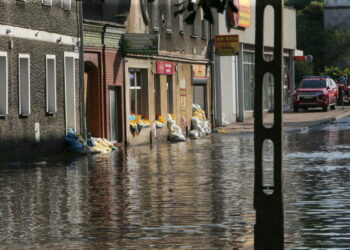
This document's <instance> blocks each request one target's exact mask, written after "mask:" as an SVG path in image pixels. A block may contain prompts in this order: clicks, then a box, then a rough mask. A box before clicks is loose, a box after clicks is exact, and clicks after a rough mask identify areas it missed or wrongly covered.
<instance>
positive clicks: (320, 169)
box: [0, 119, 350, 249]
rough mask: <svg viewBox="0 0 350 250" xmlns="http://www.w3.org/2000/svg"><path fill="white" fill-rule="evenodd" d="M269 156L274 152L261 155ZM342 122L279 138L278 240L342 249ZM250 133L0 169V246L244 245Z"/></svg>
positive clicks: (349, 128) (347, 227)
mask: <svg viewBox="0 0 350 250" xmlns="http://www.w3.org/2000/svg"><path fill="white" fill-rule="evenodd" d="M265 159H266V161H267V162H269V161H270V162H271V161H272V156H267V157H265ZM349 160H350V119H344V120H338V121H336V122H333V124H329V125H326V126H324V127H318V128H314V129H312V130H309V131H305V132H303V133H297V134H290V135H286V136H285V153H284V166H285V167H284V191H285V201H284V203H285V232H286V240H285V242H286V243H285V246H286V248H289V249H310V248H315V249H319V248H327V249H329V248H338V249H339V248H342V249H347V248H348V247H349V246H350V195H349V194H350V192H349V191H350V185H349V184H348V182H349V180H350V167H349V164H348V162H349ZM253 173H254V163H253V138H252V136H251V135H241V136H237V135H235V134H230V133H228V134H214V135H212V136H208V137H205V138H202V139H198V140H193V141H190V142H182V143H176V144H162V145H158V146H153V147H151V146H139V147H132V148H129V149H126V150H125V152H116V153H113V154H109V155H95V156H92V157H81V158H75V159H71V158H70V159H57V158H55V159H46V160H45V162H37V163H35V164H33V163H32V164H29V163H28V164H24V163H4V164H2V165H1V167H0V219H1V227H0V249H23V248H26V249H37V248H43V249H48V248H53V249H61V248H65V249H107V248H108V249H151V248H152V249H166V248H168V249H173V248H191V249H252V248H253V226H254V220H255V211H254V209H253V204H252V201H253V176H254V175H253Z"/></svg>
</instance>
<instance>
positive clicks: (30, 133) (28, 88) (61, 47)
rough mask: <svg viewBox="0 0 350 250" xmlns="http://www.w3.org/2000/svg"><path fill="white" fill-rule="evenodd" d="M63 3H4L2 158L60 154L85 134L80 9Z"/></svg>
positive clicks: (0, 19) (0, 31) (0, 34)
mask: <svg viewBox="0 0 350 250" xmlns="http://www.w3.org/2000/svg"><path fill="white" fill-rule="evenodd" d="M63 3H64V4H65V5H64V7H65V8H62V7H63V6H62V4H63ZM67 3H70V4H69V5H67ZM62 4H61V1H52V5H43V4H42V1H0V71H1V72H2V74H1V77H0V78H1V80H0V88H1V89H0V93H2V97H3V96H4V97H5V98H6V101H4V100H3V99H2V98H1V99H2V102H0V103H1V104H0V105H1V107H0V113H1V114H0V141H1V143H0V147H1V149H0V150H1V152H3V154H2V155H6V154H5V153H4V152H11V153H14V154H15V155H16V154H17V156H20V157H25V156H30V155H31V153H57V152H59V151H60V150H62V149H63V147H64V145H65V142H64V139H63V138H64V135H65V134H66V129H67V128H68V127H71V128H73V129H74V130H76V131H77V132H80V129H81V120H80V106H79V99H80V96H81V95H80V87H79V62H78V59H79V55H78V53H75V52H74V51H75V48H76V46H77V44H78V40H79V38H78V33H79V32H78V23H77V20H78V19H77V11H76V8H77V6H76V2H75V1H71V2H70V1H62Z"/></svg>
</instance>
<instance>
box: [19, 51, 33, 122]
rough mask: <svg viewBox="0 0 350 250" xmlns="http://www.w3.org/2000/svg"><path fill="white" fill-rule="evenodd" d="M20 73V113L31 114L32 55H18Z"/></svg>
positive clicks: (23, 114)
mask: <svg viewBox="0 0 350 250" xmlns="http://www.w3.org/2000/svg"><path fill="white" fill-rule="evenodd" d="M18 61H19V63H18V71H19V73H18V75H19V114H20V115H21V116H28V115H30V56H29V55H28V54H19V55H18Z"/></svg>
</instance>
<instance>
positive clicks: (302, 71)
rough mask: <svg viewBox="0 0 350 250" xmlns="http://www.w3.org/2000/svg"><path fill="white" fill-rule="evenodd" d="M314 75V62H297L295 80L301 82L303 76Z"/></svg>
mask: <svg viewBox="0 0 350 250" xmlns="http://www.w3.org/2000/svg"><path fill="white" fill-rule="evenodd" d="M312 75H314V71H313V64H312V63H308V62H303V61H296V62H295V81H296V82H300V81H301V79H302V77H303V76H312Z"/></svg>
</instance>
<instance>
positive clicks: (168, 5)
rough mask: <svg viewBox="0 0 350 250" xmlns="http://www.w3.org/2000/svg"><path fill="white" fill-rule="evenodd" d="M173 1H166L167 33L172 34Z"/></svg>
mask: <svg viewBox="0 0 350 250" xmlns="http://www.w3.org/2000/svg"><path fill="white" fill-rule="evenodd" d="M171 1H172V0H165V6H166V9H165V22H166V33H167V34H171V33H172V22H171V20H172V17H173V15H172V12H171Z"/></svg>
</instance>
